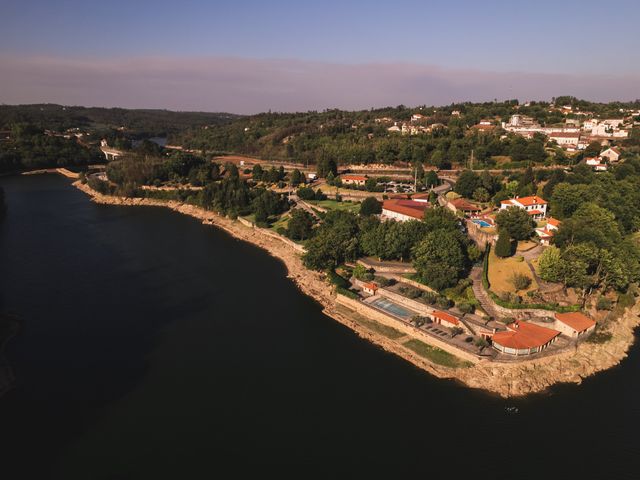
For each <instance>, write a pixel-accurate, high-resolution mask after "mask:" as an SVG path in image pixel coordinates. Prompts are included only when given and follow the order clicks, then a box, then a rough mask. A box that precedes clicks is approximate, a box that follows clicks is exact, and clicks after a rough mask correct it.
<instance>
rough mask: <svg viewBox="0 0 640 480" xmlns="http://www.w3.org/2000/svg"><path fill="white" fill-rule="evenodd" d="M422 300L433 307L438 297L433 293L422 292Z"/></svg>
mask: <svg viewBox="0 0 640 480" xmlns="http://www.w3.org/2000/svg"><path fill="white" fill-rule="evenodd" d="M421 296H422V300H424V301H425V302H427V303H428V304H429V305H433V304H434V303H436V300H437V299H438V296H437V295H436V294H435V293H433V292H422V295H421Z"/></svg>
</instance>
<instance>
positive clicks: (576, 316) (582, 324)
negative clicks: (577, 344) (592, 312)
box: [556, 312, 596, 333]
mask: <svg viewBox="0 0 640 480" xmlns="http://www.w3.org/2000/svg"><path fill="white" fill-rule="evenodd" d="M556 319H557V320H558V321H560V322H562V323H564V324H565V325H567V326H569V327H571V328H572V329H574V330H575V331H576V332H578V333H581V332H584V331H585V330H588V329H589V328H591V327H593V326H594V325H595V324H596V322H594V321H593V320H591V319H590V318H589V317H587V316H586V315H585V314H583V313H580V312H570V313H556Z"/></svg>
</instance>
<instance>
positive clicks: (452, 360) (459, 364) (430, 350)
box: [403, 339, 472, 368]
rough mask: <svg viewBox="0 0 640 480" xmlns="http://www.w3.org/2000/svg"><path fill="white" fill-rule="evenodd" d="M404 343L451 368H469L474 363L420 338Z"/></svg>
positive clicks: (428, 358)
mask: <svg viewBox="0 0 640 480" xmlns="http://www.w3.org/2000/svg"><path fill="white" fill-rule="evenodd" d="M403 345H404V346H405V347H407V348H408V349H409V350H412V351H414V352H415V353H417V354H418V355H420V356H421V357H424V358H426V359H427V360H430V361H432V362H433V363H437V364H438V365H443V366H445V367H450V368H467V367H470V366H471V365H472V364H471V362H467V361H464V360H461V359H459V358H458V357H456V356H455V355H451V354H450V353H449V352H445V351H444V350H441V349H439V348H436V347H432V346H431V345H427V344H426V343H424V342H421V341H420V340H416V339H411V340H409V341H407V342H405V343H403Z"/></svg>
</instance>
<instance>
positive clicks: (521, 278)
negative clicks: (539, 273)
mask: <svg viewBox="0 0 640 480" xmlns="http://www.w3.org/2000/svg"><path fill="white" fill-rule="evenodd" d="M509 281H510V282H511V284H512V285H513V286H514V287H515V289H516V290H525V289H527V288H529V286H530V285H531V278H529V277H528V276H526V275H524V274H522V273H514V274H513V275H511V278H509Z"/></svg>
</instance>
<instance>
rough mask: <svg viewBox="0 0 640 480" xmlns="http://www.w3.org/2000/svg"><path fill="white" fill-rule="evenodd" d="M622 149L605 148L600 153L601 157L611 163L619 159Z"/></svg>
mask: <svg viewBox="0 0 640 480" xmlns="http://www.w3.org/2000/svg"><path fill="white" fill-rule="evenodd" d="M621 154H622V151H620V149H619V148H618V147H611V148H607V149H606V150H605V151H604V152H602V153H601V154H600V156H601V157H602V158H606V159H607V160H609V161H610V162H611V163H614V162H617V161H619V160H620V155H621Z"/></svg>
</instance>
